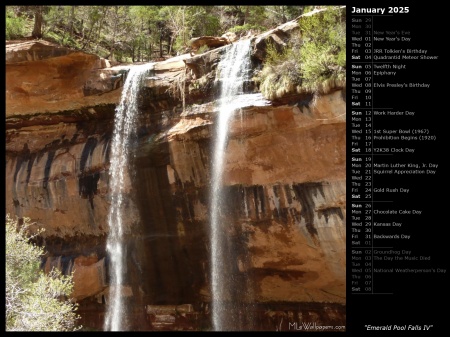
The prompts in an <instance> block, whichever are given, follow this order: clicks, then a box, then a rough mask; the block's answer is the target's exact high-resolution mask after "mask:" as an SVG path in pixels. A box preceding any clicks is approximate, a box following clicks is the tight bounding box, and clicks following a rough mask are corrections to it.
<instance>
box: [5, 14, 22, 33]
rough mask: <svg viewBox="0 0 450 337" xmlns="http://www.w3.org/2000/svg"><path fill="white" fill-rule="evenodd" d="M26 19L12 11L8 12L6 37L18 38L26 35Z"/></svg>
mask: <svg viewBox="0 0 450 337" xmlns="http://www.w3.org/2000/svg"><path fill="white" fill-rule="evenodd" d="M25 24H26V21H25V19H23V18H22V17H18V16H15V15H14V13H13V12H12V11H9V10H8V11H7V12H6V27H5V28H6V39H7V40H12V39H18V38H21V37H24V35H25Z"/></svg>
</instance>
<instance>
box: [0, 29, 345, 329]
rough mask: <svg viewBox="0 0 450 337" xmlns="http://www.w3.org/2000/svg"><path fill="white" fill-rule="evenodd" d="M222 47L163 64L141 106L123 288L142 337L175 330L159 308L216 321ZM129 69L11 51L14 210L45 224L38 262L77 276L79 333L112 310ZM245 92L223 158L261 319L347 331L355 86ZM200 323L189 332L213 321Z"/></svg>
mask: <svg viewBox="0 0 450 337" xmlns="http://www.w3.org/2000/svg"><path fill="white" fill-rule="evenodd" d="M295 28H296V24H295V23H292V22H290V23H288V24H285V25H283V26H280V27H277V28H276V29H274V30H272V31H269V32H266V33H265V34H262V35H259V36H256V37H252V43H253V53H252V65H253V68H254V69H257V68H258V67H260V66H261V62H262V61H263V60H264V55H265V51H264V50H265V45H266V41H267V40H268V39H270V40H271V41H275V42H277V43H279V44H283V43H285V42H286V41H287V40H288V39H289V34H290V32H291V30H293V29H295ZM208 38H209V39H211V37H208ZM218 39H219V40H218V41H217V42H218V43H217V45H219V46H220V47H218V48H216V46H217V45H216V44H214V43H213V44H212V45H211V46H212V47H211V50H209V51H207V52H205V53H204V54H200V55H191V54H186V55H181V56H178V57H175V58H172V59H167V60H165V61H160V62H156V63H155V66H154V70H153V73H152V74H151V75H150V76H149V77H148V78H147V79H146V83H145V88H144V94H143V95H142V97H141V98H140V102H139V104H140V110H141V113H140V116H139V127H138V130H136V131H137V134H138V142H137V144H136V146H135V147H134V148H133V149H132V151H133V158H134V159H133V161H132V162H131V163H130V170H131V171H132V172H133V174H132V175H131V177H130V180H129V181H128V184H127V186H128V192H127V193H128V196H129V198H128V200H127V214H128V217H127V219H126V237H127V244H126V251H127V256H128V263H127V276H128V278H129V279H128V280H127V283H128V284H129V286H127V287H124V289H123V294H124V296H125V297H127V298H129V299H130V301H131V302H133V303H134V304H135V311H136V315H135V316H133V317H132V319H130V323H129V324H130V327H131V328H134V329H138V330H141V329H143V330H145V329H156V327H158V326H159V327H160V329H170V327H172V326H173V325H174V321H172V320H171V318H170V317H172V316H170V314H167V313H166V314H164V315H166V316H167V317H169V318H167V319H166V321H164V319H165V318H164V317H165V316H164V315H163V314H159V316H158V314H153V313H154V311H152V310H153V309H151V308H152V307H151V306H152V305H166V306H169V305H182V304H187V303H189V304H192V305H193V306H194V307H193V308H194V309H192V310H194V311H196V312H202V313H203V314H204V315H206V316H207V314H208V308H207V303H208V302H209V301H210V283H209V275H208V271H209V267H208V266H209V262H208V259H209V252H208V249H209V248H208V235H209V234H208V233H209V230H210V228H209V226H210V224H209V211H208V200H209V198H210V197H209V187H210V185H211V181H210V180H211V160H212V155H211V148H212V147H211V144H212V137H213V133H214V128H213V125H214V123H215V121H216V118H217V114H218V111H217V105H216V104H215V99H216V98H217V93H218V89H219V87H220V83H219V82H218V81H216V80H215V70H216V67H217V64H218V62H219V60H220V57H221V55H222V54H223V52H224V50H225V48H227V47H226V45H225V46H223V44H224V38H218ZM208 41H209V40H208ZM208 43H211V42H208ZM129 67H132V65H120V66H113V67H112V66H110V65H109V63H108V61H107V60H103V59H100V58H98V57H97V56H95V55H88V54H85V53H81V52H76V51H72V50H68V49H66V48H63V47H60V46H56V45H52V44H50V43H47V42H45V41H28V42H24V43H10V44H7V46H6V180H5V186H6V212H8V213H10V214H12V215H17V216H18V217H24V216H26V217H30V218H31V219H32V221H33V222H34V223H35V224H36V226H38V227H42V228H45V232H44V233H43V235H42V236H41V237H40V241H39V242H40V243H42V244H45V246H46V248H47V255H46V256H45V258H44V260H43V263H45V266H46V268H49V267H50V266H51V265H52V263H53V265H55V266H58V267H60V268H61V269H63V270H65V271H66V272H68V271H74V279H75V290H74V298H75V299H77V300H78V301H79V302H80V303H81V304H82V305H81V309H80V310H81V313H82V316H83V319H84V321H83V322H84V325H87V326H92V327H96V328H101V321H102V319H103V310H104V306H105V303H107V302H108V298H107V288H108V277H107V271H108V257H107V256H105V241H106V235H107V233H108V223H107V214H108V207H109V204H110V199H109V196H108V180H109V177H108V167H109V146H110V143H111V136H112V130H113V123H114V113H115V107H116V105H117V104H118V102H119V99H120V94H121V89H122V85H123V81H124V78H125V77H126V75H127V69H129ZM246 88H247V94H246V95H243V97H242V100H243V102H242V108H241V109H240V111H238V112H236V114H235V116H234V117H233V120H232V122H231V128H230V132H231V133H230V138H229V141H228V144H227V150H226V155H225V157H226V159H225V174H224V185H225V187H226V192H227V206H226V209H225V210H224V211H225V212H226V214H227V219H228V220H229V235H230V239H229V245H230V249H233V250H235V251H236V252H238V256H239V258H238V260H237V261H235V262H234V266H235V268H236V271H237V273H238V274H239V275H241V278H242V282H243V284H247V285H251V288H252V299H248V300H249V301H254V302H256V303H258V305H259V306H260V307H261V308H264V309H261V308H260V309H258V310H260V311H261V312H262V313H261V317H265V318H261V319H260V320H261V326H265V327H267V326H268V325H269V326H274V327H275V325H276V324H278V323H277V322H279V320H280V317H283V315H285V316H286V315H288V314H289V313H295V315H297V316H296V318H292V317H291V321H298V320H299V319H300V317H301V315H303V316H302V317H305V316H304V315H310V316H311V317H312V316H314V315H316V316H317V315H319V316H320V315H322V316H320V318H319V321H322V322H340V323H345V321H344V317H345V307H344V306H345V298H346V294H345V271H346V265H345V263H346V261H345V240H346V227H345V220H346V197H345V193H346V184H345V171H346V170H345V168H346V160H345V153H346V150H345V148H346V138H345V134H346V124H345V112H346V110H345V109H346V108H345V87H342V86H335V87H334V88H332V89H331V90H330V91H329V92H328V93H327V94H326V95H322V96H320V97H313V95H310V94H301V95H290V96H289V97H285V98H283V99H280V100H278V101H267V100H265V99H264V98H263V97H262V96H261V94H260V93H259V92H258V90H257V86H255V84H254V83H253V82H249V83H248V84H247V85H246ZM246 300H247V299H243V301H244V302H245V301H246ZM264 305H266V306H264ZM296 305H297V306H296ZM145 306H148V307H147V311H146V312H140V311H139V310H140V309H139V308H141V309H142V308H144V307H145ZM149 308H150V309H149ZM268 308H272V309H268ZM299 308H301V309H299ZM324 308H325V309H326V310H325V309H324ZM170 310H172V309H170ZM170 310H169V312H172V311H170ZM324 310H325V311H324ZM174 312H175V311H174ZM324 312H325V314H324ZM149 313H151V314H149ZM318 313H319V314H318ZM320 313H321V314H320ZM163 316H164V317H163ZM158 317H159V318H158ZM286 317H287V316H286ZM308 317H309V316H308ZM158 319H159V321H158ZM142 320H144V321H145V322H146V323H145V324H143V323H142ZM277 320H278V321H277ZM281 321H282V318H281ZM158 322H159V323H161V324H160V325H158V324H157V323H158ZM195 322H196V323H192V324H191V325H190V327H189V328H190V329H201V328H202V327H201V326H202V324H206V325H208V323H204V322H203V321H202V322H203V323H199V322H200V321H198V320H197V321H195ZM286 322H287V320H286ZM163 323H164V324H163ZM170 324H172V325H170ZM271 324H272V325H271ZM188 326H189V325H188Z"/></svg>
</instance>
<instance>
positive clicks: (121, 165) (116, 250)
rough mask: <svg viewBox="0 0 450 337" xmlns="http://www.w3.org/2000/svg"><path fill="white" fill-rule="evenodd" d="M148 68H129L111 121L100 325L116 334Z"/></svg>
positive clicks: (120, 316) (121, 318)
mask: <svg viewBox="0 0 450 337" xmlns="http://www.w3.org/2000/svg"><path fill="white" fill-rule="evenodd" d="M152 68H153V63H148V64H143V65H139V66H133V67H131V68H130V71H129V73H128V75H127V79H126V81H125V83H124V86H123V89H122V96H121V98H120V103H119V105H118V106H117V108H116V115H115V119H114V132H113V139H112V143H111V149H110V151H111V152H110V167H109V187H110V195H111V204H110V207H109V214H108V225H109V233H108V238H107V242H106V253H107V255H108V257H109V259H110V264H109V279H110V281H109V284H110V287H109V296H108V303H107V305H108V308H107V313H106V318H105V322H104V330H105V331H120V330H123V329H124V328H125V326H124V317H125V314H126V311H125V308H124V307H125V306H124V301H123V294H122V291H123V287H124V285H125V274H126V270H125V269H126V254H125V242H124V232H125V228H124V219H125V217H126V194H125V193H126V191H125V188H126V186H127V184H129V183H128V181H127V178H129V167H130V163H129V159H130V149H131V145H132V140H133V135H135V130H136V120H137V116H138V97H139V92H140V88H141V87H142V82H143V80H144V78H145V75H146V74H147V72H148V71H149V70H151V69H152Z"/></svg>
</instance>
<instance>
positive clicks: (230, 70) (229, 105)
mask: <svg viewBox="0 0 450 337" xmlns="http://www.w3.org/2000/svg"><path fill="white" fill-rule="evenodd" d="M249 66H250V40H244V41H240V42H238V43H235V44H233V45H231V46H229V47H228V48H227V50H226V51H225V55H224V56H222V59H221V61H220V63H219V65H218V69H217V71H218V74H219V76H220V81H221V84H222V89H221V94H220V100H219V104H220V106H219V116H218V120H217V123H216V129H215V143H214V153H213V164H212V191H211V237H210V245H211V271H210V275H211V290H212V308H211V309H212V323H213V328H214V330H215V331H223V330H230V329H231V330H232V329H233V326H232V322H230V321H231V320H232V318H231V317H227V315H228V314H227V310H226V308H225V305H224V304H225V302H227V301H229V300H230V298H229V288H230V287H233V286H237V285H236V284H233V275H229V274H228V273H229V270H230V268H229V267H227V266H226V263H228V261H230V260H235V259H236V257H235V256H234V257H233V256H230V253H232V252H230V250H229V249H227V246H226V240H227V237H226V227H227V224H226V223H224V222H223V219H222V217H221V216H222V214H221V213H222V210H223V207H224V201H225V200H224V191H223V178H222V177H223V169H224V160H225V155H226V143H227V138H228V124H229V121H230V119H231V117H232V116H233V113H234V111H235V110H236V109H238V108H239V104H237V103H236V101H237V100H236V97H237V96H238V95H240V94H243V87H244V81H245V80H247V74H248V71H249ZM230 323H231V325H230Z"/></svg>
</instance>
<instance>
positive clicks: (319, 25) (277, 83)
mask: <svg viewBox="0 0 450 337" xmlns="http://www.w3.org/2000/svg"><path fill="white" fill-rule="evenodd" d="M345 28H346V25H345V11H343V10H341V9H339V8H329V9H328V10H326V11H323V12H320V13H317V14H315V15H311V16H302V17H301V18H299V32H298V33H294V34H293V35H292V36H291V39H290V41H289V43H288V44H287V45H286V46H285V47H283V48H281V50H278V49H277V48H276V47H275V45H274V44H273V43H270V42H268V43H267V47H266V53H267V54H266V59H265V61H264V67H263V69H262V70H261V71H260V73H259V74H257V76H256V77H255V80H256V81H257V82H259V83H260V90H261V92H262V94H263V95H264V96H265V97H266V98H268V99H274V98H277V97H282V96H284V95H286V94H289V93H301V92H311V93H315V94H320V93H326V92H328V91H329V90H330V89H331V88H333V87H335V86H342V85H343V84H344V83H345V67H346V48H345V42H346V38H345Z"/></svg>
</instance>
